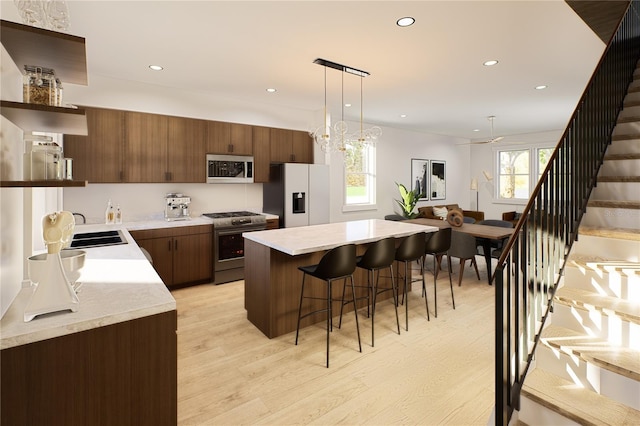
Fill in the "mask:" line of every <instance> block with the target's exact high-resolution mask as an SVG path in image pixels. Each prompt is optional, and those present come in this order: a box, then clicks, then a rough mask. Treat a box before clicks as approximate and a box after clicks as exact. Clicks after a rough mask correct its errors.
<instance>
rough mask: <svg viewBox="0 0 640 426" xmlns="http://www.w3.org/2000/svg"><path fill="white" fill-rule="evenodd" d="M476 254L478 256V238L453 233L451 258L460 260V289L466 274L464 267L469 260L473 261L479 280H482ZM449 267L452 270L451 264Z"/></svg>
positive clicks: (461, 233) (450, 250) (450, 249)
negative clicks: (463, 276)
mask: <svg viewBox="0 0 640 426" xmlns="http://www.w3.org/2000/svg"><path fill="white" fill-rule="evenodd" d="M476 254H478V249H477V247H476V238H475V237H474V236H473V235H469V234H465V233H463V232H456V231H453V233H452V234H451V248H449V256H451V257H456V258H458V259H460V268H459V270H458V275H459V276H458V287H460V286H461V285H462V275H463V273H464V265H465V263H467V260H470V261H471V265H472V266H473V267H474V268H475V270H476V275H477V277H478V280H479V279H480V272H478V264H477V263H476ZM449 267H450V268H451V264H449Z"/></svg>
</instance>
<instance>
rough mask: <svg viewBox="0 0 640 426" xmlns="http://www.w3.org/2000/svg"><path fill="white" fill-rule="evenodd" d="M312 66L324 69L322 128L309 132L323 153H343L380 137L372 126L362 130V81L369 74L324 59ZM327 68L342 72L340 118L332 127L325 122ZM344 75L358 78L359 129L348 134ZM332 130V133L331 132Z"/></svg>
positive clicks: (371, 142)
mask: <svg viewBox="0 0 640 426" xmlns="http://www.w3.org/2000/svg"><path fill="white" fill-rule="evenodd" d="M313 63H314V64H318V65H322V66H323V67H325V68H324V126H322V127H319V128H317V129H316V130H315V131H313V132H310V135H311V137H312V138H313V140H314V141H315V142H316V143H317V144H318V145H319V146H320V149H322V151H323V152H327V153H331V152H344V151H345V150H346V149H347V146H348V145H351V146H354V145H355V146H363V145H367V144H373V143H374V141H375V140H376V139H377V138H378V137H380V136H381V135H382V129H381V128H380V127H378V126H374V127H371V128H368V129H365V128H364V123H363V96H362V80H363V79H364V77H366V76H368V75H369V73H368V72H366V71H362V70H359V69H356V68H352V67H348V66H346V65H342V64H338V63H335V62H331V61H328V60H326V59H320V58H318V59H316V60H315V61H313ZM327 68H333V69H336V70H338V71H341V72H342V87H341V95H342V97H341V105H342V107H341V117H340V121H338V122H337V123H335V124H334V125H333V127H332V126H330V125H329V123H328V120H327ZM344 73H349V74H353V75H357V76H359V77H360V128H359V129H358V130H357V131H355V132H352V133H350V132H349V127H348V126H347V123H346V122H345V121H344ZM332 130H333V132H332Z"/></svg>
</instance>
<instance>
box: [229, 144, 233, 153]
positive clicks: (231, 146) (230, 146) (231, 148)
mask: <svg viewBox="0 0 640 426" xmlns="http://www.w3.org/2000/svg"><path fill="white" fill-rule="evenodd" d="M229 152H233V144H232V143H230V144H229Z"/></svg>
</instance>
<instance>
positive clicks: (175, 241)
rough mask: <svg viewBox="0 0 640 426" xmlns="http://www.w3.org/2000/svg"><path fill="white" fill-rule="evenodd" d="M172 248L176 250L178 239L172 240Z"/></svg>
mask: <svg viewBox="0 0 640 426" xmlns="http://www.w3.org/2000/svg"><path fill="white" fill-rule="evenodd" d="M173 248H174V249H175V251H178V240H173Z"/></svg>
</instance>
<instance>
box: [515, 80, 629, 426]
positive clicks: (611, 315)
mask: <svg viewBox="0 0 640 426" xmlns="http://www.w3.org/2000/svg"><path fill="white" fill-rule="evenodd" d="M553 304H554V306H553V314H552V315H551V317H550V320H548V321H547V325H546V327H545V329H544V330H543V333H542V339H541V341H540V344H539V345H538V348H537V350H536V353H535V368H534V369H532V371H530V372H529V373H528V374H527V377H526V379H525V381H524V385H523V388H522V394H521V406H520V410H519V412H518V414H517V416H514V420H515V418H516V417H517V422H518V423H519V424H527V425H551V424H553V425H559V424H567V425H568V424H581V425H627V424H628V425H632V424H633V425H639V424H640V68H638V69H636V72H635V73H634V81H633V83H632V84H631V85H630V86H629V90H628V92H627V96H626V98H625V101H624V109H623V111H622V112H621V114H620V116H619V117H618V122H617V125H616V128H615V130H614V133H613V137H612V142H611V145H610V146H609V148H608V149H607V152H606V156H605V159H604V163H603V165H602V167H601V168H600V172H599V175H598V179H597V186H596V187H595V188H594V189H593V191H592V193H591V197H590V199H589V203H588V208H587V213H586V215H585V216H584V217H583V219H582V222H581V225H580V229H579V238H578V241H577V242H576V243H575V244H574V245H573V248H572V250H571V253H570V255H569V258H568V260H567V263H566V267H565V271H564V277H563V279H562V282H561V286H560V288H559V289H558V291H557V292H556V295H555V297H554V300H553Z"/></svg>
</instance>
